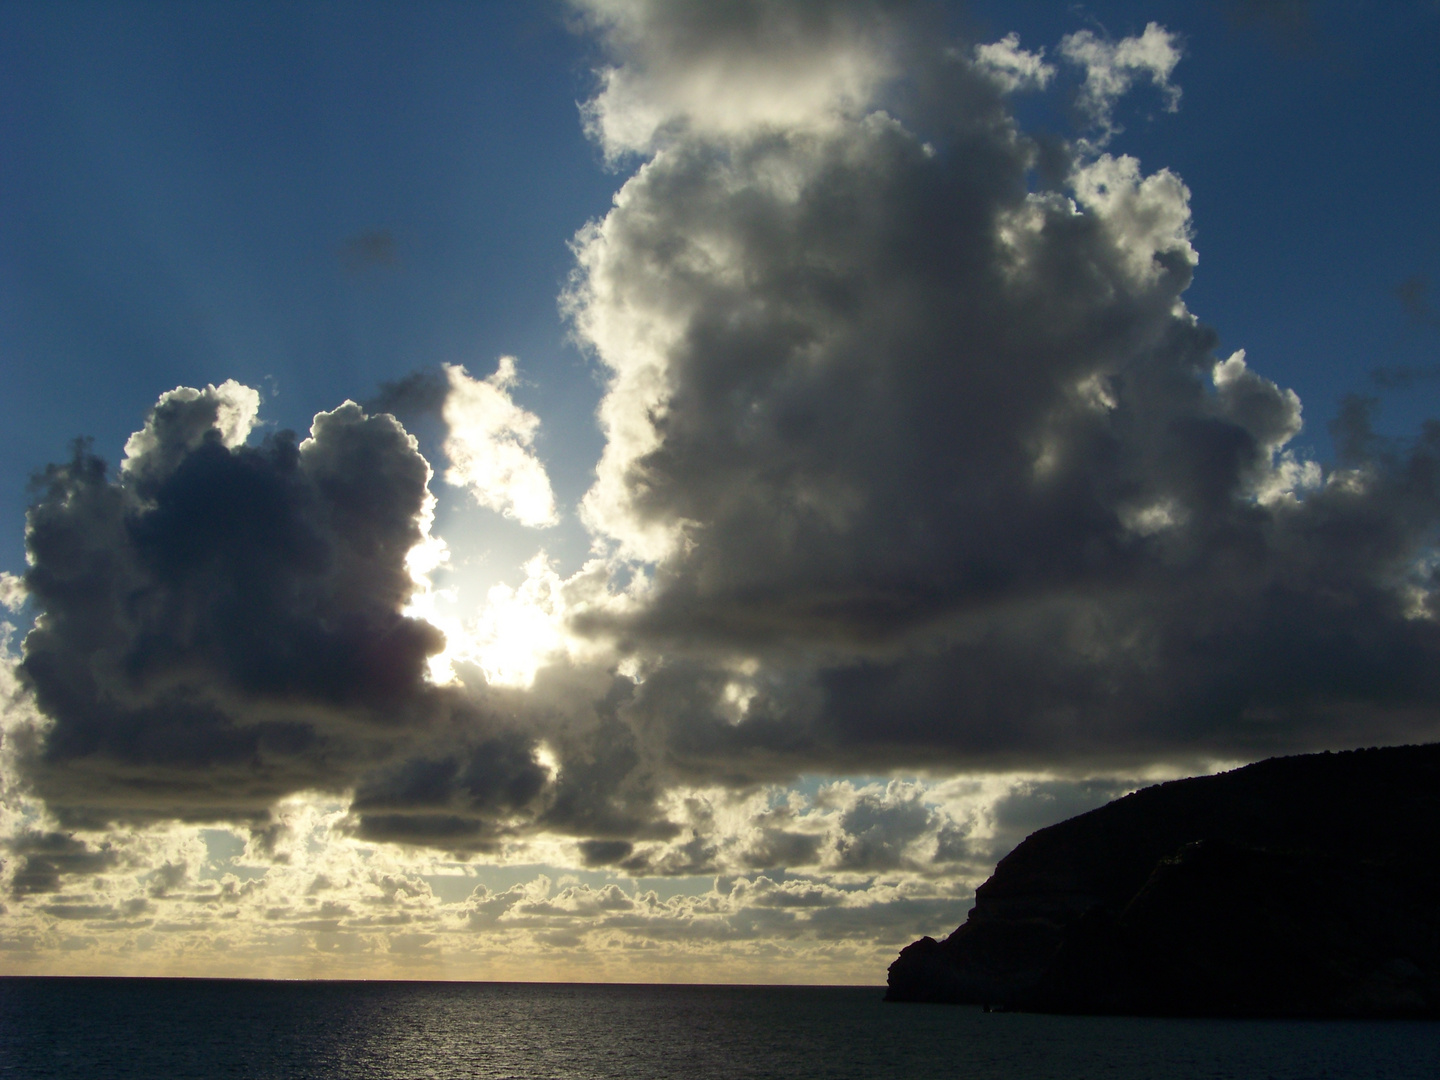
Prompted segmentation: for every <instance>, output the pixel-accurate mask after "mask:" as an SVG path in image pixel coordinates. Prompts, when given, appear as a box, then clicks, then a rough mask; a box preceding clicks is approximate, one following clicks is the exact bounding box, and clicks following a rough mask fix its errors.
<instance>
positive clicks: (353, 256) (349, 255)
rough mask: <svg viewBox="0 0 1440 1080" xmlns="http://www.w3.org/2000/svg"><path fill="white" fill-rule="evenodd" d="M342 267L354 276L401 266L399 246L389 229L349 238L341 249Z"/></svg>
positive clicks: (376, 230)
mask: <svg viewBox="0 0 1440 1080" xmlns="http://www.w3.org/2000/svg"><path fill="white" fill-rule="evenodd" d="M339 254H340V262H341V265H343V266H344V267H345V269H346V270H348V271H350V272H351V273H352V274H358V273H361V272H363V271H365V270H369V269H375V268H378V269H385V270H388V269H393V268H394V267H396V266H399V265H400V254H399V245H397V244H396V242H395V237H394V235H393V234H392V233H391V232H390V230H389V229H369V230H367V231H365V232H361V233H356V234H355V235H354V236H351V237H347V238H346V240H345V241H344V242H343V243H342V244H341V245H340V249H339Z"/></svg>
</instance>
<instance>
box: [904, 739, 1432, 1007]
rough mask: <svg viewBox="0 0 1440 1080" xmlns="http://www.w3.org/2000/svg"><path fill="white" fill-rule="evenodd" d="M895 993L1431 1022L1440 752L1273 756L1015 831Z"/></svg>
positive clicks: (919, 950)
mask: <svg viewBox="0 0 1440 1080" xmlns="http://www.w3.org/2000/svg"><path fill="white" fill-rule="evenodd" d="M889 984H890V985H889V992H888V995H887V996H888V997H889V999H890V1000H892V1001H951V1002H971V1003H979V1004H988V1005H993V1006H998V1007H1005V1008H1024V1009H1039V1010H1046V1011H1065V1012H1125V1013H1169V1014H1197V1015H1199V1014H1230V1015H1316V1016H1342V1015H1343V1016H1379V1015H1440V745H1432V746H1419V747H1415V746H1411V747H1391V748H1385V749H1370V750H1355V751H1351V752H1348V753H1342V754H1312V755H1306V756H1303V757H1290V758H1272V759H1270V760H1269V761H1262V762H1259V763H1258V764H1255V765H1250V766H1247V767H1245V768H1242V769H1236V770H1234V771H1233V772H1229V773H1222V774H1220V775H1217V776H1203V777H1194V778H1191V779H1188V780H1177V781H1173V782H1171V783H1168V784H1160V785H1157V786H1155V787H1151V788H1146V789H1145V790H1143V791H1137V792H1135V793H1134V794H1132V795H1128V796H1126V797H1125V798H1123V799H1117V800H1116V801H1115V802H1113V803H1110V804H1109V805H1108V806H1103V807H1101V808H1100V809H1098V810H1093V811H1091V812H1090V813H1088V814H1082V815H1080V816H1079V817H1075V818H1071V819H1070V820H1069V821H1065V822H1061V823H1060V824H1058V825H1054V826H1052V827H1050V828H1048V829H1042V830H1040V831H1039V832H1036V833H1034V834H1033V835H1031V836H1030V837H1028V838H1027V839H1026V840H1025V841H1024V842H1023V843H1022V844H1020V845H1019V846H1018V847H1017V848H1016V849H1015V850H1014V851H1012V852H1011V853H1010V854H1009V855H1007V856H1006V857H1005V858H1004V859H1002V860H1001V861H1000V864H999V865H998V866H997V867H996V868H995V873H994V874H993V875H992V876H991V877H990V879H989V880H988V881H987V882H985V884H984V885H982V886H981V887H980V888H979V889H978V890H977V892H976V902H975V907H974V909H973V910H972V911H971V913H970V916H969V918H968V919H967V921H966V922H965V923H964V924H963V925H961V926H960V927H959V928H958V929H957V930H956V931H955V932H954V933H953V934H951V935H950V936H949V937H948V938H946V939H945V940H944V941H940V942H936V941H934V940H933V939H931V938H922V939H921V940H920V941H917V942H915V943H914V944H912V945H909V946H907V947H906V948H905V949H904V950H903V951H902V952H901V954H900V957H899V959H897V960H896V961H895V963H894V964H892V965H891V967H890V977H889Z"/></svg>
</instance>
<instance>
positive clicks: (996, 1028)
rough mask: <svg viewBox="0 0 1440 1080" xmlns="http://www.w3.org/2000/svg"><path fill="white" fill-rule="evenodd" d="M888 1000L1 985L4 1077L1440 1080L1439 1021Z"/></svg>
mask: <svg viewBox="0 0 1440 1080" xmlns="http://www.w3.org/2000/svg"><path fill="white" fill-rule="evenodd" d="M882 994H883V991H882V990H881V989H880V988H877V987H779V986H615V985H580V984H569V985H546V984H536V983H423V982H348V983H346V982H259V981H239V980H209V979H37V978H6V979H0V1077H11V1076H14V1077H25V1078H27V1080H29V1078H32V1077H33V1078H40V1077H145V1078H146V1080H170V1078H187V1077H196V1078H205V1080H213V1078H220V1077H245V1078H247V1080H263V1078H271V1077H276V1078H279V1077H286V1078H291V1077H297V1078H298V1077H326V1078H332V1077H333V1078H356V1080H369V1078H380V1077H384V1078H387V1080H389V1078H406V1080H410V1078H421V1077H425V1078H429V1077H435V1078H450V1077H457V1078H458V1077H486V1078H491V1077H495V1078H499V1077H515V1078H531V1077H556V1078H559V1077H566V1078H569V1077H575V1078H589V1077H617V1078H618V1077H624V1078H626V1080H650V1078H657V1077H665V1078H686V1080H691V1078H694V1080H700V1078H706V1077H727V1078H728V1077H777V1078H779V1077H785V1078H806V1077H826V1078H837V1077H838V1078H845V1077H856V1078H861V1077H863V1078H866V1080H876V1078H886V1077H905V1078H907V1080H922V1078H928V1077H954V1078H965V1080H990V1078H996V1080H999V1078H1004V1080H1024V1078H1029V1077H1045V1078H1055V1080H1062V1078H1063V1080H1086V1078H1092V1077H1093V1078H1097V1080H1098V1078H1104V1080H1132V1078H1147V1080H1148V1078H1166V1080H1185V1078H1191V1077H1207V1078H1209V1077H1217V1078H1218V1077H1233V1078H1237V1080H1252V1078H1272V1080H1290V1078H1294V1080H1301V1078H1304V1080H1315V1078H1322V1077H1325V1078H1329V1077H1333V1078H1337V1080H1338V1078H1352V1077H1376V1078H1381V1077H1383V1078H1386V1080H1396V1078H1408V1077H1416V1078H1419V1077H1424V1078H1426V1080H1433V1078H1434V1077H1436V1076H1437V1075H1440V1023H1432V1022H1423V1021H1389V1022H1357V1021H1345V1022H1336V1021H1253V1020H1252V1021H1238V1020H1159V1019H1131V1018H1113V1017H1064V1016H1038V1015H1029V1014H1023V1013H985V1012H982V1011H981V1010H979V1009H976V1008H966V1007H954V1006H943V1005H895V1004H887V1003H885V1002H884V1001H882V1000H881V998H882Z"/></svg>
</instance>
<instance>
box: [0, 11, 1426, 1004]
mask: <svg viewBox="0 0 1440 1080" xmlns="http://www.w3.org/2000/svg"><path fill="white" fill-rule="evenodd" d="M1007 35H1015V36H1013V37H1010V36H1007ZM1437 46H1440V4H1437V3H1435V2H1434V0H1413V2H1395V3H1383V4H1382V3H1364V2H1358V0H1356V2H1340V0H1334V2H1323V0H1316V2H1314V3H1308V2H1305V0H1213V2H1205V3H1176V2H1164V0H1154V2H1151V3H1140V2H1134V0H1127V2H1124V3H1118V2H1117V3H1093V4H1071V5H1058V4H1049V3H1023V2H1016V3H1000V2H985V0H974V2H972V3H968V4H960V3H944V4H928V3H925V2H923V0H916V2H914V3H909V2H897V3H894V4H886V3H878V2H871V0H813V2H812V0H805V2H801V0H794V2H781V0H724V2H719V0H717V2H715V3H712V4H704V5H698V4H697V5H690V4H680V3H663V2H659V0H573V2H572V3H567V4H562V3H559V2H556V3H553V4H544V3H542V4H529V3H524V4H522V3H513V4H512V3H414V4H375V3H344V4H341V3H334V4H327V3H273V4H271V3H263V2H256V3H247V4H244V5H238V4H231V3H193V2H192V3H138V2H137V3H126V4H99V3H94V4H92V3H69V4H55V3H20V2H14V0H0V370H3V371H4V373H5V376H6V381H5V389H6V392H5V393H4V394H3V395H0V410H3V415H0V572H3V574H4V576H3V577H0V586H3V588H0V601H3V602H5V603H6V604H7V606H9V607H10V608H11V613H10V616H9V618H10V621H12V622H14V623H15V624H17V629H16V632H15V633H14V635H13V637H12V641H11V645H10V650H9V652H8V653H6V654H5V656H4V657H3V663H0V889H4V890H7V891H6V893H5V903H4V906H0V972H11V971H14V972H22V971H23V972H52V973H65V972H70V973H92V974H93V973H111V974H136V973H142V972H143V973H153V972H157V971H163V972H166V973H172V974H193V973H196V972H197V971H199V970H202V969H203V970H204V971H207V972H211V973H227V974H236V975H284V976H297V975H300V976H327V975H333V976H351V977H371V976H394V975H397V974H398V975H407V976H408V975H424V976H426V977H446V978H472V977H473V978H555V979H564V978H576V979H581V978H583V979H633V980H652V979H666V980H675V981H684V980H699V981H757V982H763V981H777V980H778V981H793V980H799V981H817V982H830V981H840V982H846V981H849V982H864V981H879V972H881V971H883V967H884V964H885V963H886V962H888V958H889V957H891V956H893V955H894V952H895V949H896V948H898V946H899V945H901V944H903V943H904V942H905V941H907V940H909V939H910V938H913V937H914V936H917V935H918V934H920V933H931V934H940V933H943V932H945V931H946V930H948V929H949V928H950V927H951V926H953V925H954V924H955V923H956V922H957V921H958V920H959V918H960V916H961V915H963V913H964V910H965V908H966V907H967V906H968V904H969V902H970V900H971V897H972V896H973V889H974V887H975V886H976V885H977V884H978V883H979V882H981V881H983V880H984V878H985V877H986V876H987V875H988V873H989V870H990V868H991V867H993V865H994V862H995V860H996V859H997V858H998V857H999V856H1000V855H1002V854H1003V853H1004V852H1005V851H1006V850H1008V849H1009V847H1011V846H1013V844H1014V843H1015V842H1017V841H1018V840H1019V839H1020V838H1022V837H1023V836H1024V835H1025V834H1026V833H1027V832H1030V831H1032V830H1033V829H1035V828H1038V827H1041V826H1043V825H1044V824H1046V823H1049V822H1053V821H1056V820H1060V819H1063V818H1065V817H1068V816H1070V815H1072V814H1074V813H1078V812H1081V811H1083V810H1085V809H1088V808H1090V807H1092V806H1095V805H1098V804H1100V803H1102V802H1104V801H1106V800H1107V799H1109V798H1112V797H1114V796H1116V795H1118V794H1120V793H1123V792H1126V791H1129V790H1133V789H1134V788H1136V787H1138V786H1141V785H1143V784H1146V783H1149V782H1153V781H1155V780H1159V779H1164V778H1168V777H1173V776H1177V775H1183V774H1186V773H1193V772H1197V771H1205V770H1210V769H1217V768H1221V767H1225V766H1227V765H1230V764H1238V763H1240V762H1243V761H1248V760H1256V759H1258V758H1261V757H1265V756H1268V755H1270V754H1277V753H1293V752H1302V751H1308V750H1318V749H1326V748H1329V749H1340V748H1343V747H1346V746H1354V745H1370V744H1375V743H1395V742H1406V741H1427V740H1433V739H1434V738H1436V737H1437V736H1440V722H1437V719H1436V718H1437V717H1440V676H1437V675H1436V674H1435V673H1436V672H1440V662H1437V661H1440V629H1437V627H1440V573H1437V566H1440V556H1437V550H1440V545H1437V539H1440V481H1437V479H1436V478H1437V477H1440V428H1436V427H1435V426H1434V424H1433V421H1434V419H1435V418H1437V417H1440V204H1437V202H1436V200H1435V199H1434V197H1433V191H1434V187H1435V179H1434V178H1435V177H1436V176H1437V175H1440V139H1437V138H1436V137H1435V135H1436V133H1437V132H1440V69H1437V65H1436V64H1435V62H1434V61H1435V57H1436V55H1437V54H1440V48H1437ZM1241 350H1243V358H1242V357H1241V356H1240V355H1239V353H1240V351H1241ZM502 357H514V358H515V361H514V368H513V371H512V369H511V368H510V367H509V366H508V365H507V364H506V363H505V362H502V359H501V358H502ZM457 365H458V366H463V367H464V368H465V369H467V370H468V373H469V374H468V376H467V375H463V374H461V373H460V371H459V370H458V367H457ZM177 387H184V388H191V389H187V390H181V391H178V392H177V391H176V388H177ZM1357 399H1374V403H1373V404H1372V405H1368V406H1365V405H1363V404H1357ZM346 400H352V401H354V402H357V403H360V404H361V405H366V406H367V407H368V410H369V412H368V414H367V413H366V412H365V411H363V410H362V409H359V408H342V407H341V405H342V402H345V401H346ZM1302 406H1303V419H1304V425H1303V427H1301V426H1300V416H1301V413H1300V410H1301V408H1302ZM257 408H258V417H257V414H256V411H255V410H256V409H257ZM388 409H393V410H394V413H395V415H396V417H398V419H390V418H387V417H386V416H385V415H384V413H385V411H386V410H388ZM1367 410H1368V412H1367ZM1367 416H1368V419H1367ZM312 421H313V422H314V423H315V427H314V429H313V431H314V433H313V438H311V439H310V440H309V441H308V442H306V443H305V444H304V445H303V446H301V447H298V448H297V447H296V446H294V445H292V444H291V443H289V442H287V441H286V440H285V439H284V438H283V437H281V436H280V435H279V434H278V433H280V432H282V431H284V430H287V429H288V430H291V431H294V432H298V433H299V438H301V439H304V438H305V437H306V435H307V433H309V432H310V431H311V425H312ZM1336 421H1338V423H1337V426H1336V427H1335V428H1334V432H1335V434H1334V435H1333V436H1332V428H1331V424H1332V422H1336ZM1427 424H1429V425H1430V426H1429V427H1427V426H1426V425H1427ZM402 425H403V427H402ZM407 435H414V436H415V437H416V439H417V440H418V443H417V444H416V445H415V446H412V445H411V444H410V442H409V440H408V438H407ZM77 437H84V438H89V439H92V440H93V443H92V444H91V446H92V449H93V452H94V454H95V455H98V457H99V458H100V459H103V460H104V461H105V462H106V463H108V472H106V473H104V474H103V475H102V474H101V473H100V472H99V470H98V467H96V466H95V465H94V464H93V462H91V461H90V460H89V459H87V458H85V457H83V456H81V457H79V458H74V459H72V452H71V444H72V441H73V440H74V439H76V438H77ZM127 441H128V442H127ZM127 447H128V448H127ZM122 459H123V461H124V464H123V465H122V464H121V463H122ZM67 462H68V463H69V464H65V463H67ZM52 463H58V467H56V468H52V469H51V471H50V472H49V473H48V474H47V475H48V479H47V480H46V481H45V482H44V483H42V484H40V485H38V486H35V485H33V484H32V477H34V476H36V474H37V473H40V472H41V471H43V470H45V469H46V467H47V466H49V465H51V464H52ZM427 468H429V469H433V470H434V475H433V476H432V477H431V478H430V479H429V481H428V486H427V482H426V470H427ZM432 496H433V498H434V500H435V504H434V506H433V513H434V517H433V521H432V520H431V519H430V516H429V515H430V513H431V504H430V502H429V499H430V498H431V497H432ZM27 509H28V510H29V513H30V515H31V516H30V519H29V520H30V555H31V562H30V565H28V567H27V561H26V544H27V533H26V530H27V525H26V520H27V518H26V515H27ZM542 552H543V556H544V557H538V556H539V553H542ZM447 560H448V561H447ZM21 578H23V586H22V584H21V581H20V579H21ZM22 592H28V596H29V599H28V601H27V602H23V603H22V602H21V594H22ZM39 615H43V618H42V619H41V620H40V621H39V622H34V621H33V620H34V619H35V617H36V616H39ZM27 634H28V636H27Z"/></svg>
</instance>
